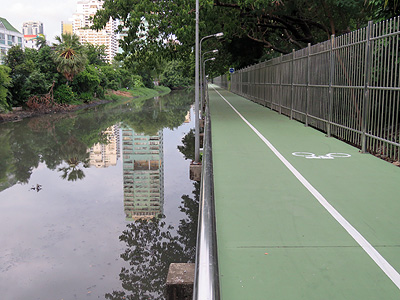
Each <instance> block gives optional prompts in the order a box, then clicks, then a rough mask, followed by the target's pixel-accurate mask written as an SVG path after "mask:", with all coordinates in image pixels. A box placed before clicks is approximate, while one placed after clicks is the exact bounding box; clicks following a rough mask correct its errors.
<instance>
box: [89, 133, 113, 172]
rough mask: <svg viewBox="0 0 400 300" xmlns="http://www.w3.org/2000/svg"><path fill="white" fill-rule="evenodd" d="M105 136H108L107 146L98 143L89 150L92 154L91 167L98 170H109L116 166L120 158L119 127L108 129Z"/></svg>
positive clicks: (90, 155)
mask: <svg viewBox="0 0 400 300" xmlns="http://www.w3.org/2000/svg"><path fill="white" fill-rule="evenodd" d="M103 134H105V135H107V141H108V143H107V144H100V143H97V144H96V145H94V146H93V147H92V148H90V149H89V150H88V152H90V154H89V159H90V163H89V164H90V166H95V167H96V168H107V167H109V166H115V165H116V164H117V160H118V157H119V153H120V149H119V127H118V125H113V126H111V127H108V128H107V129H106V130H105V131H103Z"/></svg>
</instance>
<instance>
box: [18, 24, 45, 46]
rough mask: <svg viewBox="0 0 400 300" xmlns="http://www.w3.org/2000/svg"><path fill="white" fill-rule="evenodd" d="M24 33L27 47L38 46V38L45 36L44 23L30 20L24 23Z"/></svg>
mask: <svg viewBox="0 0 400 300" xmlns="http://www.w3.org/2000/svg"><path fill="white" fill-rule="evenodd" d="M22 34H23V35H24V40H25V47H28V48H36V39H37V38H38V37H39V36H42V37H44V31H43V23H42V22H40V21H29V22H24V23H23V24H22Z"/></svg>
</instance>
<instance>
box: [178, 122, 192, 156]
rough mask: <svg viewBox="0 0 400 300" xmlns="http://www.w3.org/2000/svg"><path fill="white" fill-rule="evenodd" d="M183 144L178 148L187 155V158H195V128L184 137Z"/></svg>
mask: <svg viewBox="0 0 400 300" xmlns="http://www.w3.org/2000/svg"><path fill="white" fill-rule="evenodd" d="M182 143H183V146H178V150H179V151H180V152H181V153H182V154H183V156H185V159H190V160H194V129H190V131H189V132H188V133H187V134H186V135H185V136H184V137H183V138H182Z"/></svg>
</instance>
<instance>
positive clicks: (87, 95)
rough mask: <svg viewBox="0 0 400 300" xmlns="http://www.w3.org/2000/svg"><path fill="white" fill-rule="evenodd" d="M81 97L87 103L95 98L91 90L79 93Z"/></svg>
mask: <svg viewBox="0 0 400 300" xmlns="http://www.w3.org/2000/svg"><path fill="white" fill-rule="evenodd" d="M79 99H81V100H82V101H83V102H85V103H87V102H90V101H91V100H92V99H93V94H92V93H91V92H83V93H81V94H80V95H79Z"/></svg>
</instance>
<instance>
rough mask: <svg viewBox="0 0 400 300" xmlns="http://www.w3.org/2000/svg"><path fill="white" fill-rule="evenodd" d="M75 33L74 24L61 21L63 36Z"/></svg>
mask: <svg viewBox="0 0 400 300" xmlns="http://www.w3.org/2000/svg"><path fill="white" fill-rule="evenodd" d="M73 32H74V31H73V29H72V22H64V21H61V33H62V34H72V33H73Z"/></svg>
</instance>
